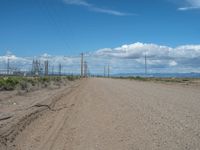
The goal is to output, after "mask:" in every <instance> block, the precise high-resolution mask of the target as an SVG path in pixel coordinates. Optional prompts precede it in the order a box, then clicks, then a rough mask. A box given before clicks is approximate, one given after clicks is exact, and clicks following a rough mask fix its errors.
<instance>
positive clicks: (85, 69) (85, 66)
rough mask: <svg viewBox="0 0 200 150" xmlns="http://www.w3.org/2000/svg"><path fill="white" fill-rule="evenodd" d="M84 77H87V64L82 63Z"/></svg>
mask: <svg viewBox="0 0 200 150" xmlns="http://www.w3.org/2000/svg"><path fill="white" fill-rule="evenodd" d="M84 77H87V62H86V61H84Z"/></svg>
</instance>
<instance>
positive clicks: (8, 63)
mask: <svg viewBox="0 0 200 150" xmlns="http://www.w3.org/2000/svg"><path fill="white" fill-rule="evenodd" d="M8 74H10V59H9V58H8V60H7V75H8Z"/></svg>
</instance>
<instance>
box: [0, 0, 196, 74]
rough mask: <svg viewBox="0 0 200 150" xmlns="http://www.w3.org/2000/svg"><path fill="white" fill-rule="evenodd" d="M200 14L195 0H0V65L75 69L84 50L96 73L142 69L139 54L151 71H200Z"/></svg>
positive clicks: (140, 70) (142, 62) (141, 60)
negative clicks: (48, 63) (45, 62)
mask: <svg viewBox="0 0 200 150" xmlns="http://www.w3.org/2000/svg"><path fill="white" fill-rule="evenodd" d="M199 17H200V0H176V1H173V0H101V1H100V0H1V1H0V35H1V36H0V62H1V64H2V65H0V67H1V68H3V67H4V64H3V62H4V63H5V62H6V60H7V57H10V59H11V60H13V63H14V62H18V63H20V62H22V63H21V64H23V63H25V64H26V63H27V60H29V61H28V62H29V65H30V64H31V61H30V60H32V58H33V57H39V58H41V59H43V58H45V59H51V60H52V64H54V63H59V62H62V63H65V64H67V65H69V67H70V65H72V66H73V65H76V64H77V67H75V69H74V70H78V65H79V62H80V61H79V60H78V58H77V57H78V56H79V55H80V53H82V52H84V53H85V55H86V58H87V61H88V63H89V66H90V69H91V71H93V72H95V73H98V72H102V68H103V66H105V65H107V64H110V65H111V67H112V68H113V72H114V73H119V72H142V71H143V69H142V67H143V65H144V55H147V57H148V64H149V70H150V71H152V72H200V67H199V65H198V64H200V41H199V39H200V19H199ZM96 66H100V67H101V69H100V70H98V69H96ZM122 68H127V69H122ZM95 69H96V70H95Z"/></svg>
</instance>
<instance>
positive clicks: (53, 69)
mask: <svg viewBox="0 0 200 150" xmlns="http://www.w3.org/2000/svg"><path fill="white" fill-rule="evenodd" d="M51 74H52V76H53V75H54V66H52V72H51Z"/></svg>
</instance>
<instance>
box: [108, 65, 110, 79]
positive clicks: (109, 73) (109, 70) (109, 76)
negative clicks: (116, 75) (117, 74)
mask: <svg viewBox="0 0 200 150" xmlns="http://www.w3.org/2000/svg"><path fill="white" fill-rule="evenodd" d="M108 78H110V65H109V64H108Z"/></svg>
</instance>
